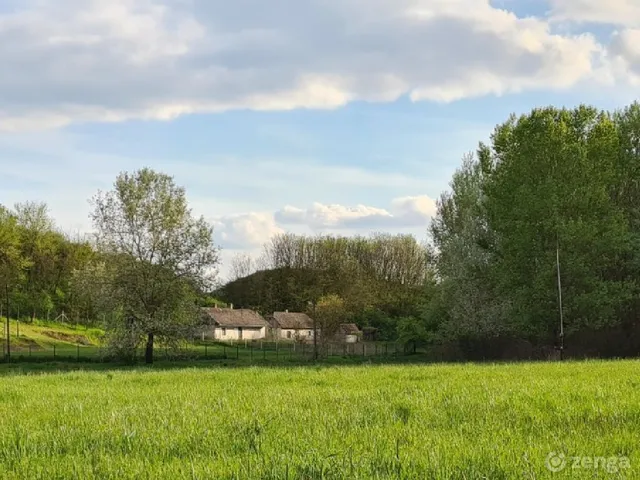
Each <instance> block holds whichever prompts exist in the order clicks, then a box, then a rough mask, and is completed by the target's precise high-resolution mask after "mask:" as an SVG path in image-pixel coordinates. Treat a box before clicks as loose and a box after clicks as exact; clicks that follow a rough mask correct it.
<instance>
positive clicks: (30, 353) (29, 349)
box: [29, 345, 31, 357]
mask: <svg viewBox="0 0 640 480" xmlns="http://www.w3.org/2000/svg"><path fill="white" fill-rule="evenodd" d="M29 357H31V345H29Z"/></svg>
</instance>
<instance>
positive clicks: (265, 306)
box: [219, 234, 430, 333]
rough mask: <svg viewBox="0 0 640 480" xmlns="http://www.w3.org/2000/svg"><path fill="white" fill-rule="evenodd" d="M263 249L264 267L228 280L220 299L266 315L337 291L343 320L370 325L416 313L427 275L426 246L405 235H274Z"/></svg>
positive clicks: (303, 306)
mask: <svg viewBox="0 0 640 480" xmlns="http://www.w3.org/2000/svg"><path fill="white" fill-rule="evenodd" d="M264 251H265V254H264V257H263V258H262V259H261V261H260V262H258V263H260V264H261V265H263V266H264V267H265V269H263V270H260V271H257V272H255V273H252V274H250V275H248V276H246V277H242V278H239V279H236V280H233V281H231V282H229V283H227V284H226V285H225V286H224V287H223V288H222V289H221V290H220V292H219V294H220V296H221V297H222V298H223V299H224V300H225V301H227V302H228V303H233V304H234V305H237V306H243V307H247V308H254V309H256V310H258V311H260V312H262V313H264V314H270V313H272V312H274V311H284V310H286V309H288V310H290V311H300V312H302V311H305V310H306V309H307V305H308V304H309V302H311V303H315V302H318V300H319V299H320V298H321V297H323V296H327V295H337V296H339V297H340V298H341V299H342V300H343V302H344V310H345V312H346V313H345V316H344V318H345V321H354V322H357V323H358V324H359V325H361V326H366V325H371V326H374V325H373V324H374V323H376V321H377V320H376V318H377V319H381V318H382V316H387V317H388V318H396V317H400V316H402V315H411V314H416V313H417V307H418V305H419V303H420V301H421V292H422V285H423V283H424V282H425V280H426V278H428V277H429V276H430V273H429V270H428V265H427V263H426V258H427V252H426V249H425V248H424V246H423V245H420V244H419V243H418V242H417V241H416V240H415V238H413V237H412V236H408V235H387V234H375V235H372V236H370V237H367V238H365V237H349V238H347V237H332V236H317V237H305V236H295V235H290V234H287V235H281V236H276V237H275V238H273V239H272V240H271V242H270V243H268V244H267V245H265V248H264ZM242 263H243V264H247V263H249V262H247V261H246V259H245V260H244V261H243V262H242ZM238 270H243V271H246V269H241V268H238ZM386 331H387V333H389V332H390V331H395V326H394V327H391V328H389V327H387V328H386Z"/></svg>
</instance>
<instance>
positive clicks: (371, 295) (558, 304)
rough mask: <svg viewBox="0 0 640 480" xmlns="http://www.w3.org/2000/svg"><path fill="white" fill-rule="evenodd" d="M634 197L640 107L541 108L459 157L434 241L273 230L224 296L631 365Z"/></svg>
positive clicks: (449, 345)
mask: <svg viewBox="0 0 640 480" xmlns="http://www.w3.org/2000/svg"><path fill="white" fill-rule="evenodd" d="M639 200H640V104H638V103H634V104H632V105H630V106H628V107H627V108H624V109H622V110H619V111H615V112H606V111H601V110H598V109H596V108H593V107H589V106H584V105H582V106H579V107H577V108H573V109H567V108H562V109H559V108H553V107H548V108H537V109H534V110H532V111H531V112H529V113H528V114H525V115H521V116H519V117H517V116H515V115H512V116H511V117H510V118H509V119H508V120H507V121H506V122H504V123H502V124H500V125H498V126H496V128H495V129H494V131H493V134H492V135H491V139H490V142H488V143H487V144H484V143H480V144H479V146H478V148H477V151H476V152H474V153H471V154H468V155H466V156H465V157H464V158H463V160H462V165H461V166H460V168H459V169H458V170H457V171H456V172H455V174H454V175H453V178H452V179H451V182H450V188H449V189H448V190H447V191H446V192H444V193H443V194H442V195H441V196H440V198H439V200H438V202H437V206H438V208H437V214H436V216H435V218H434V219H433V220H432V222H431V223H430V226H429V228H428V231H427V232H426V233H427V243H426V245H420V244H419V243H418V242H417V241H416V240H415V239H414V238H412V237H408V236H392V235H385V234H382V235H373V236H371V237H369V238H364V237H356V238H340V237H330V236H318V237H305V236H295V235H289V234H285V235H280V236H277V237H275V238H274V239H272V240H271V241H270V242H269V243H267V244H266V245H265V247H264V249H263V250H264V251H263V254H262V255H261V257H260V258H258V259H251V258H249V257H247V256H246V255H245V256H240V257H237V258H236V259H235V260H234V265H233V268H232V270H233V273H234V277H236V278H234V280H233V281H231V282H230V283H228V284H227V285H226V286H225V287H224V288H223V289H222V290H221V292H220V295H221V296H222V297H223V298H226V299H228V300H229V301H232V302H235V303H238V304H242V305H247V306H251V307H252V308H257V309H259V310H260V309H262V310H264V311H273V310H277V309H284V308H285V307H288V308H296V309H299V310H304V309H308V305H313V303H314V302H316V301H318V299H323V298H324V297H325V296H327V295H331V296H334V297H335V296H337V297H338V298H339V299H340V301H341V302H342V305H343V309H344V315H343V316H344V318H347V319H349V320H351V321H355V322H357V323H358V324H359V325H360V326H370V327H375V328H376V329H377V330H378V332H379V333H380V334H381V335H382V337H383V338H399V339H400V340H402V341H404V342H406V343H409V344H422V345H428V346H430V347H431V348H432V349H438V348H440V349H441V350H440V351H442V352H444V353H443V355H445V357H447V358H473V359H480V358H511V357H518V356H520V357H532V356H541V355H550V354H553V355H555V354H556V353H557V350H561V349H564V346H565V343H566V347H567V349H566V351H567V352H569V353H571V354H572V355H595V356H623V355H635V354H637V353H638V351H639V350H640V331H639V330H638V313H639V307H640V248H639V247H640V203H639ZM334 305H335V302H334ZM554 349H555V350H554ZM550 352H551V353H550ZM554 352H556V353H554Z"/></svg>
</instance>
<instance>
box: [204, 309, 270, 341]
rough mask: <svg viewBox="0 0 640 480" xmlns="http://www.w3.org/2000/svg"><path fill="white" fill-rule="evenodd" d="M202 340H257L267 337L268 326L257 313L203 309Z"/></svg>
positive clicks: (242, 310) (243, 310) (251, 311)
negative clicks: (204, 324) (203, 325)
mask: <svg viewBox="0 0 640 480" xmlns="http://www.w3.org/2000/svg"><path fill="white" fill-rule="evenodd" d="M203 313H205V323H206V324H207V325H206V326H205V327H204V329H203V338H210V339H215V340H222V341H225V340H226V341H232V340H259V339H261V338H265V337H266V336H267V328H268V327H269V324H268V323H267V321H266V320H265V319H264V318H262V315H260V314H259V313H258V312H254V311H253V310H247V309H234V308H233V306H231V308H215V307H214V308H204V309H203Z"/></svg>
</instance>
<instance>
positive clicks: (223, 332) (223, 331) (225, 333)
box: [222, 328, 227, 337]
mask: <svg viewBox="0 0 640 480" xmlns="http://www.w3.org/2000/svg"><path fill="white" fill-rule="evenodd" d="M222 336H223V337H226V336H227V329H226V328H223V329H222Z"/></svg>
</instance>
